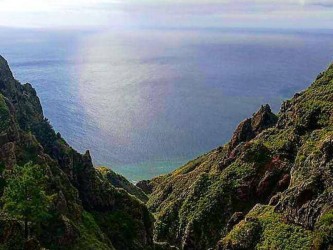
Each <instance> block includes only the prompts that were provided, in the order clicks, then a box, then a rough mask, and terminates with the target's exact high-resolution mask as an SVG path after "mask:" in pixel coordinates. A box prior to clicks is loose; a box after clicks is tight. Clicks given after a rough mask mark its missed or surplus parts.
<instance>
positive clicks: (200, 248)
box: [0, 57, 333, 250]
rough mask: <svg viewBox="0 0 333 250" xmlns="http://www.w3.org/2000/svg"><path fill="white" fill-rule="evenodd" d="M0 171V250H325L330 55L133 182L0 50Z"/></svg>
mask: <svg viewBox="0 0 333 250" xmlns="http://www.w3.org/2000/svg"><path fill="white" fill-rule="evenodd" d="M110 164H112V163H110ZM0 171H1V176H0V195H1V197H2V198H1V203H0V204H1V213H0V249H27V250H34V249H50V250H52V249H91V250H95V249H117V250H127V249H128V250H131V249H134V250H135V249H147V250H149V249H151V250H153V249H156V250H159V249H161V250H163V249H165V250H166V249H193V250H205V249H216V250H217V249H218V250H222V249H281V250H282V249H290V250H292V249H309V250H310V249H328V250H329V249H333V65H331V66H329V67H328V68H327V69H326V70H325V71H323V72H322V73H320V74H319V75H318V77H317V78H316V79H315V80H314V82H313V83H312V84H311V85H310V86H309V88H308V89H306V90H304V91H302V92H300V93H296V94H295V95H294V96H293V97H292V98H291V99H290V100H286V101H285V102H283V104H282V106H281V109H280V111H279V113H277V114H274V113H273V112H272V110H271V108H270V106H269V105H267V104H265V105H263V106H261V107H260V108H259V109H258V111H257V112H256V113H254V114H253V115H252V117H250V118H247V119H245V120H244V121H243V122H241V123H240V124H239V125H238V127H237V128H236V129H235V132H234V133H233V135H231V140H230V141H229V142H228V143H227V144H225V145H221V146H220V147H218V148H216V149H213V150H212V151H210V152H208V153H206V154H204V155H201V156H199V157H198V158H196V159H194V160H192V161H190V162H188V163H186V164H185V165H184V166H182V167H180V168H178V169H176V170H175V171H173V172H171V173H169V174H166V175H161V176H158V177H155V178H153V179H151V180H144V181H140V182H138V183H137V184H136V185H134V184H132V183H131V182H130V181H128V180H127V179H126V178H125V177H123V176H121V175H119V174H117V173H115V172H113V171H112V169H109V168H106V167H94V165H93V163H92V158H91V155H90V153H89V151H87V152H86V153H85V154H80V153H78V152H77V151H76V150H75V149H73V148H72V147H71V146H70V145H69V144H68V143H67V142H66V140H65V139H64V138H63V137H62V136H61V134H60V133H57V132H56V131H55V130H54V129H53V127H52V125H51V124H50V122H49V121H48V120H47V118H46V117H44V114H43V109H42V106H41V103H40V100H39V98H38V95H37V93H36V91H35V90H34V88H33V87H32V85H31V84H29V83H26V84H21V83H20V82H18V81H17V80H15V79H14V77H13V74H12V72H11V70H10V68H9V65H8V63H7V61H6V60H5V59H4V58H3V57H0ZM21 191H22V192H21Z"/></svg>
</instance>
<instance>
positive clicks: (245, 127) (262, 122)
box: [229, 104, 277, 151]
mask: <svg viewBox="0 0 333 250" xmlns="http://www.w3.org/2000/svg"><path fill="white" fill-rule="evenodd" d="M276 122H277V116H276V115H275V114H274V113H273V112H272V110H271V108H270V106H269V105H268V104H266V105H263V106H261V107H260V109H259V110H258V111H257V112H256V113H255V114H253V116H252V118H248V119H246V120H244V121H243V122H241V123H240V124H239V125H238V127H237V128H236V130H235V132H234V134H233V136H232V138H231V141H230V145H229V149H230V151H231V150H233V149H234V148H235V147H236V146H237V145H238V144H240V143H241V142H246V141H249V140H251V139H253V138H254V137H255V136H256V135H258V134H259V133H260V132H261V131H263V130H265V129H267V128H269V127H273V126H274V125H275V124H276Z"/></svg>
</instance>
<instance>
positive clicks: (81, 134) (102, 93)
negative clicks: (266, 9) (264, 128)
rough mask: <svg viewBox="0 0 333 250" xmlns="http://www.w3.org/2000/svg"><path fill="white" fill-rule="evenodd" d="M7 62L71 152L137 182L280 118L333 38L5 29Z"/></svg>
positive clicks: (329, 34)
mask: <svg viewBox="0 0 333 250" xmlns="http://www.w3.org/2000/svg"><path fill="white" fill-rule="evenodd" d="M0 54H1V55H2V56H4V57H5V58H6V59H7V60H8V62H9V64H10V66H11V69H12V71H13V73H14V76H15V77H16V78H17V79H18V80H19V81H20V82H22V83H25V82H29V83H31V84H32V85H33V86H34V87H35V88H36V90H37V93H38V95H39V97H40V99H41V102H42V105H43V109H44V113H45V116H46V117H47V118H48V119H49V120H50V122H51V124H52V125H53V127H54V129H55V130H56V131H59V132H60V133H61V134H62V136H63V137H64V138H65V139H66V140H67V141H68V143H69V144H70V145H72V146H73V147H74V148H75V149H77V150H78V151H80V152H84V151H85V150H87V149H89V150H90V152H91V155H92V158H93V161H94V164H95V165H96V166H107V167H110V168H111V169H113V170H114V171H116V172H118V173H120V174H122V175H124V176H125V177H127V178H128V179H129V180H131V181H133V182H136V181H138V180H142V179H149V178H152V177H154V176H158V175H161V174H165V173H168V172H170V171H172V170H173V169H175V168H177V167H179V166H181V165H182V164H184V163H186V162H187V161H188V160H191V159H193V158H195V157H197V156H199V155H200V154H202V153H205V152H208V151H209V150H212V149H214V148H216V147H218V146H220V145H223V144H224V143H226V142H227V141H228V140H229V139H230V137H231V136H232V132H233V130H234V129H235V127H236V126H237V124H238V123H239V122H240V121H242V120H243V119H245V118H247V117H249V116H251V115H252V113H254V112H255V111H256V110H258V109H259V107H260V105H262V104H266V103H268V104H270V105H271V107H272V109H273V110H274V111H275V112H278V110H279V107H280V105H281V102H282V101H283V100H284V99H288V98H291V97H292V96H293V94H294V93H295V92H298V91H301V90H303V89H305V88H306V87H307V86H309V85H310V84H311V82H312V81H313V80H314V79H315V77H316V76H317V74H318V73H319V72H320V71H323V70H324V69H325V68H326V67H327V66H328V65H329V63H330V62H331V61H333V31H327V30H321V31H313V30H308V31H287V30H285V31H276V30H242V29H172V28H170V29H159V30H158V29H148V28H147V29H126V30H99V31H98V30H95V31H94V30H76V31H69V30H68V31H61V30H38V29H14V28H12V29H9V28H0Z"/></svg>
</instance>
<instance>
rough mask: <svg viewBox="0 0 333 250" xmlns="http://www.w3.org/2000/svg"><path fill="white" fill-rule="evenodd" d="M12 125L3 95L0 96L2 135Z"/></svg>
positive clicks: (0, 128)
mask: <svg viewBox="0 0 333 250" xmlns="http://www.w3.org/2000/svg"><path fill="white" fill-rule="evenodd" d="M9 125H10V113H9V109H8V107H7V105H6V102H5V100H4V97H3V95H1V94H0V133H1V132H3V131H5V130H6V129H7V128H8V127H9Z"/></svg>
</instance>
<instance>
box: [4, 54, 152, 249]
mask: <svg viewBox="0 0 333 250" xmlns="http://www.w3.org/2000/svg"><path fill="white" fill-rule="evenodd" d="M0 118H1V119H0V171H1V175H0V194H2V192H3V189H4V186H5V185H6V183H5V180H6V177H5V175H4V174H3V173H4V171H5V170H11V169H13V168H15V167H16V165H21V166H23V165H24V164H26V163H27V162H33V163H35V164H39V165H43V166H45V167H46V169H47V173H48V174H47V175H48V180H49V182H48V184H47V192H48V193H49V194H50V196H52V197H53V206H52V208H50V214H52V216H51V218H49V219H47V220H46V221H44V222H43V224H42V228H41V230H40V231H38V232H35V234H34V235H35V236H36V237H35V238H31V239H29V240H28V241H26V242H24V240H23V236H22V235H23V233H22V227H21V226H20V224H18V223H17V221H15V220H11V219H9V218H7V217H6V216H5V215H1V216H0V248H1V247H2V248H4V249H23V247H25V249H38V248H43V247H46V248H48V249H154V248H155V246H157V245H155V244H154V242H153V235H152V229H153V228H152V227H153V224H152V222H153V218H152V216H151V214H150V213H149V211H148V210H147V208H146V207H145V205H144V204H143V203H142V202H141V201H139V200H138V199H137V198H135V197H134V196H132V195H130V194H129V193H127V192H126V191H125V189H123V188H121V187H119V186H115V185H113V183H112V182H111V181H110V178H107V176H105V175H103V174H102V173H101V172H99V171H97V170H96V169H95V168H94V166H93V164H92V160H91V156H90V154H89V151H87V152H86V153H85V154H84V155H81V154H79V153H78V152H76V151H75V150H74V149H72V148H71V147H70V146H69V145H68V144H67V143H66V141H65V140H64V139H63V138H62V137H61V135H60V134H56V133H55V131H54V130H53V128H52V127H51V125H50V124H49V122H48V121H47V119H45V118H44V115H43V111H42V107H41V105H40V102H39V98H38V96H37V94H36V91H35V90H34V89H33V88H32V86H31V85H30V84H24V85H21V84H20V83H19V82H18V81H16V80H15V79H14V78H13V75H12V73H11V71H10V69H9V66H8V63H7V62H6V61H5V59H3V58H2V57H0ZM109 172H110V173H112V172H111V170H110V171H109ZM133 187H134V186H133Z"/></svg>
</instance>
